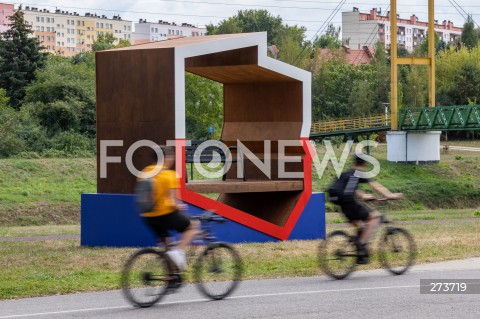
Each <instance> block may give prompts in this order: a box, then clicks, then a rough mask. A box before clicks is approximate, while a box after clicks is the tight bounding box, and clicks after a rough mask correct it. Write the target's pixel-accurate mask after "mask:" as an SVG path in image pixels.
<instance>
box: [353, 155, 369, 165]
mask: <svg viewBox="0 0 480 319" xmlns="http://www.w3.org/2000/svg"><path fill="white" fill-rule="evenodd" d="M366 162H367V161H365V160H364V159H363V158H361V157H360V156H358V154H355V164H357V165H358V164H365V163H366Z"/></svg>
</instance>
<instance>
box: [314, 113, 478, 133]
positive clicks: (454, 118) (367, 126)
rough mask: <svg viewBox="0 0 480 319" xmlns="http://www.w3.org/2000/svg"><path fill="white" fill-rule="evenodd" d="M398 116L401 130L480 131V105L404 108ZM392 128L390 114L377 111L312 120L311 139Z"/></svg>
mask: <svg viewBox="0 0 480 319" xmlns="http://www.w3.org/2000/svg"><path fill="white" fill-rule="evenodd" d="M398 115H399V116H398V128H399V130H402V131H467V130H480V105H464V106H436V107H419V108H404V109H400V111H399V114H398ZM389 130H390V114H377V115H371V116H362V117H355V118H345V119H336V120H327V121H318V122H313V123H312V128H311V131H310V138H319V137H328V136H336V135H358V134H370V133H375V132H381V131H389Z"/></svg>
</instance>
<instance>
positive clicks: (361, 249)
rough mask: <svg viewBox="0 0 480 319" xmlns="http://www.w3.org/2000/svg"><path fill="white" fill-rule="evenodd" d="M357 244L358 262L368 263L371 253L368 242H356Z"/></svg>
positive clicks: (360, 263) (361, 263)
mask: <svg viewBox="0 0 480 319" xmlns="http://www.w3.org/2000/svg"><path fill="white" fill-rule="evenodd" d="M356 246H357V253H358V257H357V264H359V265H365V264H368V263H369V257H370V254H369V253H368V248H367V244H363V243H360V242H356Z"/></svg>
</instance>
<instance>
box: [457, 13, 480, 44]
mask: <svg viewBox="0 0 480 319" xmlns="http://www.w3.org/2000/svg"><path fill="white" fill-rule="evenodd" d="M461 41H462V43H463V44H464V45H465V46H466V47H467V48H469V49H472V48H474V47H476V46H477V45H478V32H477V30H475V24H474V22H473V19H472V16H471V15H469V16H468V17H467V21H466V22H465V24H464V25H463V31H462V36H461Z"/></svg>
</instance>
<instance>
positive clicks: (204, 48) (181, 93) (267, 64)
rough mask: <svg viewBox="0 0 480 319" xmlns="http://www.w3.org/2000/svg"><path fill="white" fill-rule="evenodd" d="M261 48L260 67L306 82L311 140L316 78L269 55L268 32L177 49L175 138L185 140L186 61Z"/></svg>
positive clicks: (306, 128) (306, 127)
mask: <svg viewBox="0 0 480 319" xmlns="http://www.w3.org/2000/svg"><path fill="white" fill-rule="evenodd" d="M252 46H257V47H258V65H259V66H261V67H263V68H266V69H268V70H271V71H273V72H276V73H280V74H283V75H285V76H288V77H291V78H293V79H296V80H298V81H301V82H302V86H303V99H302V107H303V124H302V131H301V137H302V138H308V137H309V135H310V127H311V124H312V95H311V91H312V75H311V73H310V72H307V71H305V70H302V69H300V68H297V67H294V66H292V65H290V64H286V63H283V62H281V61H278V60H275V59H272V58H270V57H268V56H267V33H266V32H257V33H245V34H239V35H238V36H236V37H232V38H225V39H218V40H215V41H211V42H210V41H209V42H200V43H192V44H187V45H183V46H177V47H175V48H174V50H175V138H176V139H185V138H186V130H185V59H186V58H191V57H195V56H199V55H205V54H212V53H217V52H224V51H230V50H236V49H241V48H247V47H252Z"/></svg>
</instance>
